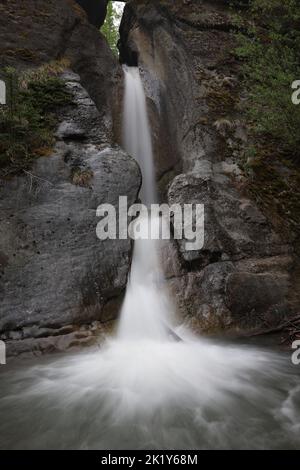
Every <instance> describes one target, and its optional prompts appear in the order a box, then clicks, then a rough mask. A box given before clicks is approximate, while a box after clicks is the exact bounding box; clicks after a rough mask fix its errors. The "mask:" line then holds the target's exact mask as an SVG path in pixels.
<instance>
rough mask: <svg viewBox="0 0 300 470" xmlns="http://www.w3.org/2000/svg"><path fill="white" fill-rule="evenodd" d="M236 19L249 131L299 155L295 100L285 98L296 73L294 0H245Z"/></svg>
mask: <svg viewBox="0 0 300 470" xmlns="http://www.w3.org/2000/svg"><path fill="white" fill-rule="evenodd" d="M235 3H238V4H240V3H241V2H235ZM238 22H239V25H243V26H244V33H240V34H239V35H238V41H239V47H238V48H237V49H236V51H235V53H236V54H237V56H238V58H239V59H241V60H242V61H243V66H242V74H243V79H244V84H245V87H246V89H247V91H248V94H247V97H246V98H247V99H246V100H245V105H244V106H245V110H246V112H247V115H248V119H249V122H250V124H251V127H252V132H253V135H254V136H255V137H256V138H259V139H260V138H261V139H267V140H268V141H269V142H270V141H272V142H273V143H274V148H276V149H277V152H282V153H284V154H285V155H288V157H289V159H292V160H294V161H295V160H298V161H299V160H300V132H299V128H300V106H295V105H294V104H293V103H292V100H291V95H292V91H293V90H292V88H291V85H292V83H293V81H294V80H297V79H300V8H299V3H298V0H286V1H284V2H283V1H282V0H250V2H249V7H248V9H247V10H246V13H244V10H243V16H240V18H238Z"/></svg>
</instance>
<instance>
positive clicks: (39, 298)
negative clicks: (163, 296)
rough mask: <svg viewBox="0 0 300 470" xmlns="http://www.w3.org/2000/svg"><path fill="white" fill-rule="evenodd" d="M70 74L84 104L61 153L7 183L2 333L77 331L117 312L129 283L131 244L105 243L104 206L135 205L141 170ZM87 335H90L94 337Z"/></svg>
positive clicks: (0, 256)
mask: <svg viewBox="0 0 300 470" xmlns="http://www.w3.org/2000/svg"><path fill="white" fill-rule="evenodd" d="M64 79H65V80H66V87H67V89H69V90H70V91H71V92H72V93H73V95H74V105H75V107H74V106H68V107H67V108H66V109H63V110H61V111H60V120H61V123H60V125H59V127H58V131H57V138H58V140H57V144H56V148H55V151H54V153H53V155H51V156H49V157H43V158H40V159H38V160H37V162H36V164H35V165H34V166H33V168H32V169H31V170H30V172H25V173H24V174H23V175H21V176H18V177H15V178H13V179H12V180H11V181H1V186H0V191H1V198H0V201H1V202H0V220H1V225H0V264H1V278H0V292H1V313H0V332H1V333H2V337H3V338H5V339H7V338H11V339H15V340H16V339H24V338H28V337H29V338H30V337H31V335H32V336H34V337H37V338H40V337H41V336H42V337H43V335H45V337H47V336H49V335H50V336H51V334H50V333H49V331H50V332H51V331H52V332H53V331H54V332H55V331H56V330H59V329H60V328H61V327H62V326H64V325H66V326H67V325H73V327H72V328H73V329H74V325H81V324H91V323H92V322H93V321H100V322H105V321H108V320H110V319H113V318H115V317H116V315H117V314H118V310H119V307H120V303H121V301H122V294H123V292H124V290H125V287H126V282H127V274H128V271H129V267H130V260H131V242H130V240H105V241H100V240H99V239H98V238H97V236H96V226H97V223H98V222H99V219H97V217H96V209H97V207H98V205H100V204H102V203H110V204H112V205H114V206H115V207H116V208H117V207H118V198H119V195H122V196H127V197H128V203H129V204H133V203H134V202H135V201H136V198H137V195H138V191H139V188H140V184H141V176H140V170H139V168H138V166H137V164H136V162H135V161H134V160H133V159H132V158H131V157H129V156H128V155H126V154H125V153H124V152H123V151H122V150H121V149H120V148H118V147H116V146H115V147H111V145H110V144H108V143H107V142H106V129H105V126H103V123H102V121H101V116H100V114H99V112H98V111H97V109H96V107H95V104H94V103H93V101H92V100H91V98H90V97H89V95H88V93H87V92H86V91H85V90H84V88H83V87H82V85H81V84H80V82H79V77H78V76H77V75H76V74H73V73H71V72H68V73H66V74H65V76H64ZM72 328H71V329H72ZM14 331H15V332H16V335H17V338H16V336H15V334H14V333H13V332H14ZM9 332H10V333H9ZM8 333H9V336H7V335H8ZM55 334H57V335H58V334H63V332H61V333H57V332H56V333H55ZM76 335H77V336H76ZM76 335H75V339H76V338H77V337H78V333H76ZM79 337H82V338H83V340H84V341H85V340H86V337H89V335H84V334H82V335H81V336H80V334H79ZM71 338H72V336H71ZM47 341H48V343H49V340H47ZM67 343H68V342H67ZM67 343H66V344H67ZM50 344H52V343H51V341H50ZM14 348H15V346H14ZM41 348H42V347H40V349H41Z"/></svg>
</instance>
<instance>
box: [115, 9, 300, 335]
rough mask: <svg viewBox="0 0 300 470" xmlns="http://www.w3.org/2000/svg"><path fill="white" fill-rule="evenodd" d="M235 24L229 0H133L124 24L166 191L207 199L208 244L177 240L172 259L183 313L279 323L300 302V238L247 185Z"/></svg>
mask: <svg viewBox="0 0 300 470" xmlns="http://www.w3.org/2000/svg"><path fill="white" fill-rule="evenodd" d="M233 30H234V26H233V21H232V16H231V10H230V9H229V4H228V2H224V1H216V2H209V1H206V0H204V1H201V2H199V1H196V0H190V1H189V2H182V1H179V0H178V1H177V0H165V1H164V2H147V1H146V0H145V1H137V0H132V1H131V2H130V3H129V4H128V5H127V6H126V7H125V14H124V17H123V21H122V25H121V55H122V58H123V60H124V61H128V62H131V61H134V60H135V61H138V62H139V65H140V67H141V68H142V70H143V75H144V82H145V86H146V90H147V95H148V100H149V109H150V115H151V123H152V127H153V139H154V143H155V154H156V166H157V174H158V177H159V178H160V187H161V193H162V195H163V198H164V200H168V202H169V203H171V204H173V203H180V204H186V203H193V204H204V206H205V243H204V247H203V249H202V250H200V251H186V249H185V240H183V241H179V242H178V243H177V246H176V243H172V244H171V245H170V246H169V247H168V250H167V251H166V255H165V257H164V261H165V265H166V275H167V282H168V284H169V286H170V288H171V289H172V292H173V295H174V297H175V298H176V299H177V305H178V306H179V310H180V312H181V314H182V315H183V316H184V317H185V319H186V321H187V322H188V323H190V324H191V325H193V326H195V328H197V329H201V330H206V331H211V330H218V331H219V330H220V329H248V328H252V327H258V326H266V325H268V326H269V325H274V324H277V323H278V322H279V321H280V320H281V319H282V318H283V317H285V316H288V315H289V314H291V313H293V312H296V311H297V309H299V303H297V302H295V296H294V290H295V286H296V277H297V275H295V274H294V269H295V266H296V265H297V259H296V257H295V255H294V253H293V248H292V247H291V246H290V245H289V244H288V243H287V242H286V241H285V240H283V239H281V237H280V234H277V233H275V232H274V229H273V228H272V225H271V223H270V222H269V221H268V219H267V217H266V216H265V215H264V214H263V213H262V212H261V211H260V210H259V209H258V207H257V205H256V203H255V202H254V201H253V200H251V199H250V197H249V195H247V193H246V192H245V191H244V190H243V187H244V181H243V176H242V174H241V171H240V169H239V166H238V160H237V156H236V147H237V145H238V143H239V142H244V141H245V140H246V139H247V135H246V132H245V129H244V127H243V125H242V122H243V116H241V115H240V114H239V113H238V111H237V110H236V107H235V104H236V102H237V100H238V92H237V90H238V74H239V65H238V63H236V62H235V60H234V58H233V56H232V49H233V48H234V46H235V37H234V34H233V32H232V31H233ZM296 289H297V287H296ZM298 292H299V285H298Z"/></svg>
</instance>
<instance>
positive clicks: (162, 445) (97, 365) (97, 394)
mask: <svg viewBox="0 0 300 470" xmlns="http://www.w3.org/2000/svg"><path fill="white" fill-rule="evenodd" d="M176 332H177V333H178V334H179V335H180V336H181V337H182V338H183V341H180V342H177V341H175V340H172V339H169V340H164V341H161V340H153V339H145V338H142V339H141V340H137V339H133V340H120V339H117V340H110V341H108V342H107V344H106V345H105V346H104V347H103V348H102V350H100V351H94V352H89V353H81V354H74V355H70V356H63V357H60V358H51V359H47V360H45V359H44V360H43V361H41V364H40V365H30V364H27V363H26V362H25V363H24V365H23V367H22V365H19V366H18V367H17V368H16V369H14V368H13V369H11V370H8V371H7V372H5V371H4V372H2V373H1V374H0V381H1V383H0V416H1V421H0V447H1V448H2V449H55V448H58V449H138V448H140V449H150V448H151V449H231V448H233V449H247V448H250V449H251V448H258V449H261V448H263V449H278V448H299V446H300V428H299V427H300V384H299V375H296V374H298V371H297V368H296V367H294V368H292V367H291V366H290V365H289V361H290V358H289V357H288V356H283V357H282V355H279V354H276V353H272V352H268V351H264V350H261V349H258V348H255V347H241V346H232V345H229V344H226V345H225V344H223V345H222V344H215V343H214V342H211V341H206V340H202V339H201V340H200V339H199V338H194V337H192V336H191V335H190V333H188V332H186V331H184V330H183V329H180V330H177V331H176Z"/></svg>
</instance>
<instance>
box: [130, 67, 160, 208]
mask: <svg viewBox="0 0 300 470" xmlns="http://www.w3.org/2000/svg"><path fill="white" fill-rule="evenodd" d="M123 70H124V76H125V95H124V115H123V116H124V117H123V145H124V148H125V150H126V151H127V152H128V153H129V155H131V156H132V157H134V158H135V159H136V160H137V161H138V163H139V165H140V167H141V171H142V175H143V185H142V189H141V199H142V201H143V203H144V204H151V203H154V202H155V200H156V191H155V172H154V161H153V152H152V141H151V133H150V126H149V119H148V115H147V107H146V97H145V92H144V87H143V83H142V79H141V76H140V72H139V69H138V67H128V66H127V65H124V67H123Z"/></svg>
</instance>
